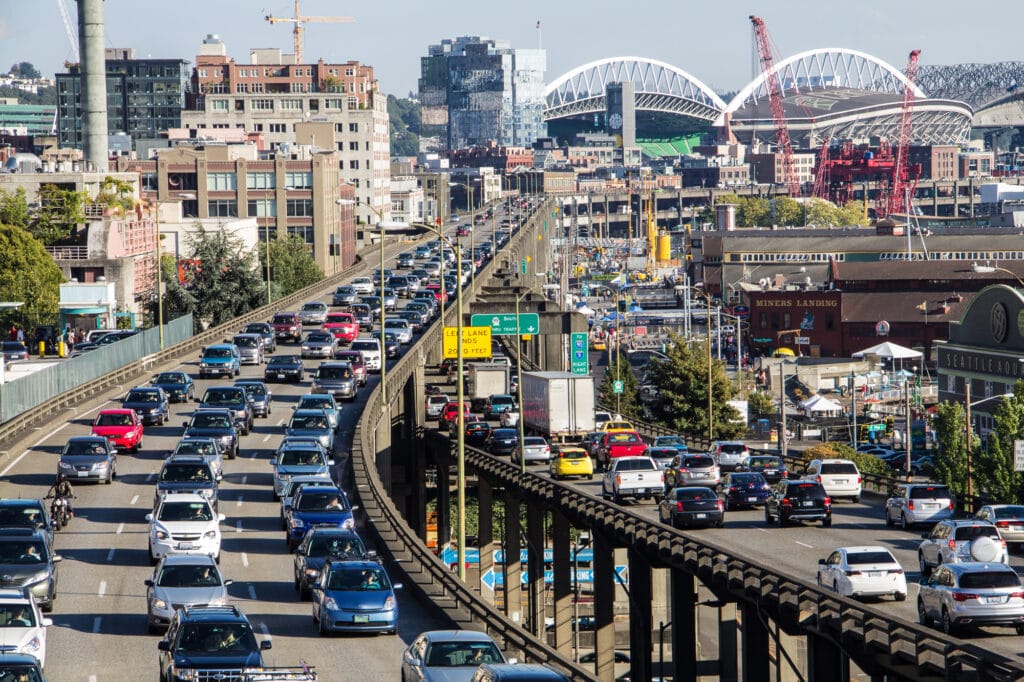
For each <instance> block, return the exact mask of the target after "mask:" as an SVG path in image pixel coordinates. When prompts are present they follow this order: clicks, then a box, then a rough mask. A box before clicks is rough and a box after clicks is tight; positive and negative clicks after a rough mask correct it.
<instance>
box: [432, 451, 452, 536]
mask: <svg viewBox="0 0 1024 682" xmlns="http://www.w3.org/2000/svg"><path fill="white" fill-rule="evenodd" d="M436 461H437V546H438V547H439V548H440V547H444V546H446V545H447V544H448V543H449V542H451V539H452V533H451V530H452V501H451V498H450V497H449V494H450V492H451V480H450V479H449V476H448V471H449V469H450V466H449V465H450V463H451V461H450V459H449V458H448V456H447V455H446V454H444V455H439V456H438V457H437V458H436Z"/></svg>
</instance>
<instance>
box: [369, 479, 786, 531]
mask: <svg viewBox="0 0 1024 682" xmlns="http://www.w3.org/2000/svg"><path fill="white" fill-rule="evenodd" d="M360 487H364V486H360ZM754 530H757V531H761V532H762V533H767V532H768V531H766V530H765V529H764V528H755V529H754Z"/></svg>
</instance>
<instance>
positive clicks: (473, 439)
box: [452, 420, 491, 446]
mask: <svg viewBox="0 0 1024 682" xmlns="http://www.w3.org/2000/svg"><path fill="white" fill-rule="evenodd" d="M452 428H453V429H458V428H459V422H458V420H456V421H453V422H452ZM465 434H466V435H465V436H464V440H465V442H466V445H480V446H483V445H487V439H488V438H490V437H491V425H490V424H488V423H487V422H485V421H482V420H481V421H474V422H466V431H465Z"/></svg>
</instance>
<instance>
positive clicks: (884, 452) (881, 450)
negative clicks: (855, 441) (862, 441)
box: [857, 445, 906, 460]
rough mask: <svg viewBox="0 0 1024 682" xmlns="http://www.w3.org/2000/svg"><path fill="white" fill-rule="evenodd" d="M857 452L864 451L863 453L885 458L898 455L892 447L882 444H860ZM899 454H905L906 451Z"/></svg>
mask: <svg viewBox="0 0 1024 682" xmlns="http://www.w3.org/2000/svg"><path fill="white" fill-rule="evenodd" d="M857 452H862V453H864V454H866V455H874V456H875V457H878V458H879V459H885V460H887V459H889V458H890V457H896V456H897V453H896V452H895V451H893V450H892V449H891V448H887V447H884V446H882V445H858V446H857ZM899 455H904V456H905V455H906V453H904V452H901V453H899Z"/></svg>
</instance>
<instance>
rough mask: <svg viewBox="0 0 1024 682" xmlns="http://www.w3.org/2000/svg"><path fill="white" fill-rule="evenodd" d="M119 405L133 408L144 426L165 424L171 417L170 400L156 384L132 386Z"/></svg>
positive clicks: (127, 408) (129, 408) (128, 408)
mask: <svg viewBox="0 0 1024 682" xmlns="http://www.w3.org/2000/svg"><path fill="white" fill-rule="evenodd" d="M121 407H123V408H125V409H126V410H134V411H135V414H137V415H138V416H139V420H140V421H141V422H142V423H143V424H144V425H145V426H149V425H151V424H155V425H161V424H166V423H167V420H168V419H170V418H171V406H170V400H169V399H168V397H167V394H166V393H165V392H164V390H163V389H162V388H159V387H157V386H150V387H141V386H140V387H139V388H133V389H132V390H130V391H128V393H127V394H126V395H125V397H124V400H122V401H121Z"/></svg>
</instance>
